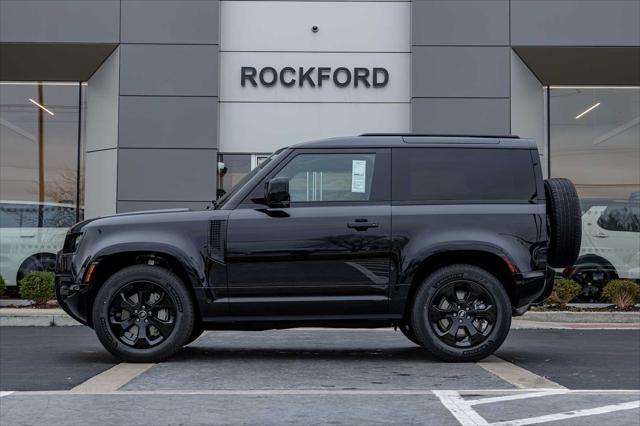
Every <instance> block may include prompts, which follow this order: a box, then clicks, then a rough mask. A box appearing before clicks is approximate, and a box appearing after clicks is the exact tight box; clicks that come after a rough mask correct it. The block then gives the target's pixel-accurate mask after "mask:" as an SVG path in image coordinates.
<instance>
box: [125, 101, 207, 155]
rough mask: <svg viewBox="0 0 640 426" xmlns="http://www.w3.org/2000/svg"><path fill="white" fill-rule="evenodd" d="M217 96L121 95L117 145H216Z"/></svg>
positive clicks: (156, 146)
mask: <svg viewBox="0 0 640 426" xmlns="http://www.w3.org/2000/svg"><path fill="white" fill-rule="evenodd" d="M217 137H218V98H214V97H210V98H200V97H170V96H142V97H139V96H121V97H120V137H119V143H118V145H119V146H120V147H133V148H138V147H139V148H214V149H215V148H216V147H217Z"/></svg>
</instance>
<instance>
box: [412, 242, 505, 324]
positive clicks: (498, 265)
mask: <svg viewBox="0 0 640 426" xmlns="http://www.w3.org/2000/svg"><path fill="white" fill-rule="evenodd" d="M456 264H464V265H473V266H477V267H479V268H483V269H485V270H487V271H488V272H489V273H491V274H492V275H494V276H495V277H496V278H497V279H498V280H499V281H500V283H501V284H502V285H503V286H504V288H505V291H506V292H507V295H508V296H509V300H510V302H511V304H512V305H513V304H514V301H515V299H516V294H515V285H516V283H515V280H514V277H513V270H512V269H511V268H512V267H513V264H512V263H511V260H509V259H508V257H506V256H505V255H503V254H499V253H498V252H495V251H491V250H486V249H485V250H483V249H470V250H457V249H454V250H446V251H441V252H438V253H434V254H431V255H429V256H427V257H425V258H423V259H422V261H421V262H420V263H419V265H418V266H417V268H416V269H415V272H414V273H413V274H412V276H411V278H410V288H409V293H408V295H407V301H406V303H405V308H404V315H403V317H404V318H409V316H408V315H410V312H411V306H412V303H413V298H414V297H415V294H416V292H417V290H418V288H419V287H420V284H422V282H423V281H424V279H425V278H426V277H427V276H429V275H430V274H431V273H433V272H435V271H436V270H438V269H440V268H443V267H445V266H449V265H456Z"/></svg>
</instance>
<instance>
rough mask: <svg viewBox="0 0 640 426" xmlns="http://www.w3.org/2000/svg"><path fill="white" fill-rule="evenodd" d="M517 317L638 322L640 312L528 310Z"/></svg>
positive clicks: (540, 319) (551, 320) (546, 319)
mask: <svg viewBox="0 0 640 426" xmlns="http://www.w3.org/2000/svg"><path fill="white" fill-rule="evenodd" d="M518 318H519V319H523V320H526V321H536V322H565V323H567V322H569V323H572V322H573V323H578V322H579V323H623V324H628V323H640V312H564V311H558V312H536V311H529V312H527V313H526V314H524V315H523V316H521V317H518Z"/></svg>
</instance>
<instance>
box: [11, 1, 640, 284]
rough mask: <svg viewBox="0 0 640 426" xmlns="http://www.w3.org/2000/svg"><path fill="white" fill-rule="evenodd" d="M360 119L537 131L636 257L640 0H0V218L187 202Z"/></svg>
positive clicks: (545, 155)
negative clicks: (617, 218)
mask: <svg viewBox="0 0 640 426" xmlns="http://www.w3.org/2000/svg"><path fill="white" fill-rule="evenodd" d="M365 132H366V133H372V132H375V133H399V132H402V133H407V132H412V133H421V134H487V135H509V134H513V135H519V136H521V137H528V138H534V139H535V140H536V142H537V144H538V146H539V150H540V156H541V158H542V160H543V164H544V171H545V173H546V175H547V176H553V177H567V178H570V179H571V180H573V182H574V183H575V184H576V186H577V188H578V191H579V195H580V197H581V199H582V200H583V201H584V202H585V204H586V205H587V207H586V208H585V209H588V206H590V205H596V204H597V205H603V206H610V205H612V204H615V205H623V204H624V203H631V204H630V205H631V207H630V210H629V209H627V210H624V211H625V212H627V213H629V212H631V213H629V215H627V216H628V217H626V219H625V220H627V221H629V222H628V224H627V225H624V226H623V228H624V229H622V230H618V231H625V232H620V233H626V234H629V235H627V239H628V242H627V243H626V244H627V245H626V246H625V248H624V252H625V253H626V254H625V256H627V260H625V262H627V263H628V264H629V265H631V266H630V268H633V267H635V266H634V265H636V264H635V263H634V262H640V233H638V232H640V225H637V224H636V222H634V221H637V220H638V217H639V215H638V213H637V212H636V211H635V210H634V209H633V206H632V204H633V202H632V200H633V199H634V197H635V198H637V197H638V196H639V195H640V194H639V193H638V192H639V191H640V0H557V1H544V0H442V1H440V0H437V1H436V0H414V1H400V0H399V1H313V0H305V1H240V0H224V1H217V0H182V1H169V0H101V1H89V0H87V1H78V0H56V1H46V0H0V140H1V144H0V180H1V182H0V198H1V199H2V203H3V205H10V206H14V207H6V209H5V210H6V212H3V218H4V219H3V220H4V221H5V224H4V225H2V227H3V228H7V227H9V226H11V227H30V226H31V227H34V226H35V227H38V226H39V227H47V226H49V225H47V224H46V223H45V222H46V221H43V219H42V218H40V219H39V220H37V221H35V219H33V220H31V219H29V218H27V217H26V216H25V217H22V218H21V219H20V220H17V219H15V212H16V211H17V210H16V209H18V210H19V209H20V208H23V207H19V206H29V205H31V206H33V205H36V206H41V205H45V206H58V207H60V205H64V207H65V208H68V209H69V210H68V212H71V213H70V214H71V215H72V216H74V218H75V219H79V218H81V217H83V216H84V217H94V216H99V215H105V214H111V213H116V212H117V213H120V212H127V211H134V210H143V209H158V208H170V207H189V208H195V209H200V208H204V207H205V206H206V205H207V204H208V203H209V202H210V200H212V199H215V198H216V194H219V193H222V192H223V191H228V190H229V189H230V188H231V187H232V186H233V185H234V183H236V182H237V181H238V180H239V179H240V178H241V177H242V176H244V175H245V174H246V173H247V172H249V171H250V170H251V169H252V168H253V167H255V166H256V165H258V164H259V163H260V161H262V160H263V159H264V158H266V156H268V155H269V154H270V153H272V152H274V151H275V150H277V149H278V148H280V147H284V146H287V145H290V144H293V143H296V142H300V141H305V140H311V139H318V138H326V137H332V136H344V135H354V134H360V133H365ZM220 163H223V164H220ZM16 206H18V207H16ZM625 208H626V207H625ZM634 212H635V213H634ZM9 213H11V214H9ZM25 214H26V213H25ZM597 214H600V213H597ZM634 215H635V216H634ZM596 220H597V219H596ZM33 221H35V225H34V224H33V223H31V222H33ZM50 226H62V225H60V224H54V225H50ZM5 232H6V231H5ZM583 240H584V238H583ZM3 244H5V249H4V250H8V249H7V247H8V246H7V244H9V243H7V242H4V243H3ZM616 244H617V243H616ZM54 245H55V244H54ZM592 249H593V248H592ZM608 249H609V248H602V250H608ZM590 250H591V249H590ZM593 250H598V248H597V247H596V248H595V249H593ZM637 267H638V269H639V270H638V273H640V265H638V266H637Z"/></svg>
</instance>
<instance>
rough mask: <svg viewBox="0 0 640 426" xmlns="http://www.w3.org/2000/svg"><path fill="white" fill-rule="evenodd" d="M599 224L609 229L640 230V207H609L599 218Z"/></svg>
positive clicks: (622, 230)
mask: <svg viewBox="0 0 640 426" xmlns="http://www.w3.org/2000/svg"><path fill="white" fill-rule="evenodd" d="M634 207H635V208H634ZM598 226H600V227H601V228H603V229H606V230H608V231H618V232H640V208H638V207H636V206H611V207H607V209H606V210H605V211H604V212H603V213H602V215H600V217H599V218H598Z"/></svg>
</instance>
